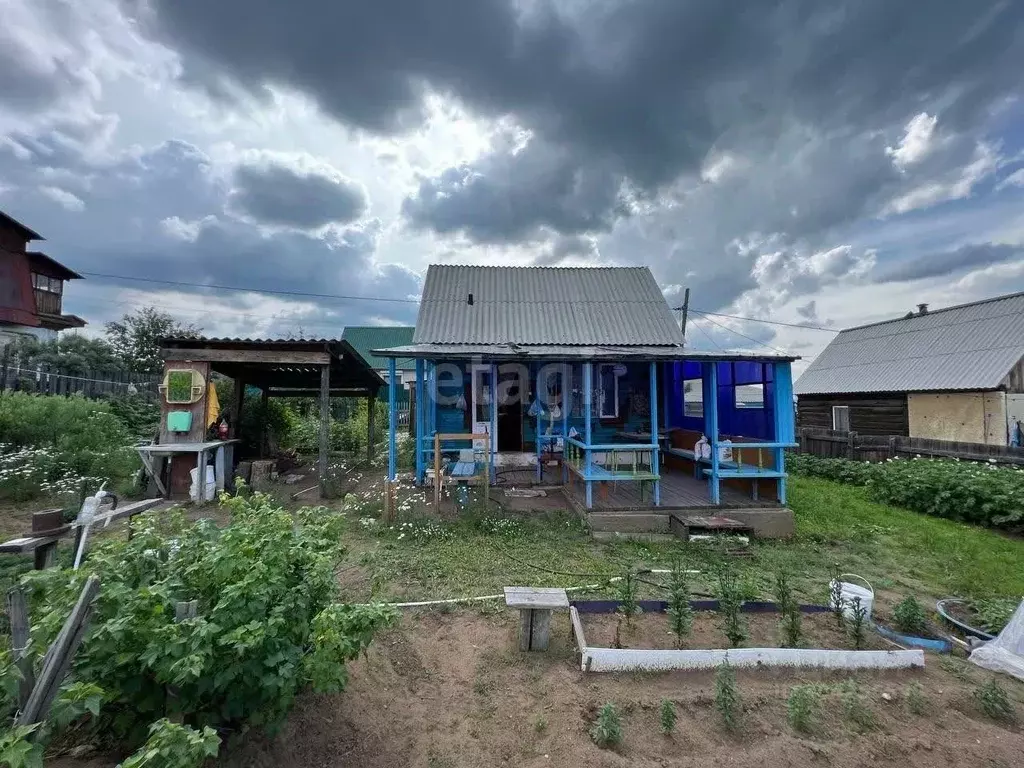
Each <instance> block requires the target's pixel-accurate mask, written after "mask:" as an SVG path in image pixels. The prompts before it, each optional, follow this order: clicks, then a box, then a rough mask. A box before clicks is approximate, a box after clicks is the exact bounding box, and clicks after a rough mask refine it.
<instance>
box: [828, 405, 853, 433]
mask: <svg viewBox="0 0 1024 768" xmlns="http://www.w3.org/2000/svg"><path fill="white" fill-rule="evenodd" d="M832 429H834V430H836V431H837V432H849V431H850V406H848V405H833V406H832Z"/></svg>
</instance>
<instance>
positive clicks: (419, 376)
mask: <svg viewBox="0 0 1024 768" xmlns="http://www.w3.org/2000/svg"><path fill="white" fill-rule="evenodd" d="M425 368H426V366H425V365H424V364H423V359H422V358H416V440H415V442H414V446H413V449H414V450H415V451H416V485H423V446H424V445H426V440H425V437H426V434H425V433H426V431H427V408H428V405H427V402H426V397H425V395H424V393H425V392H426V391H427V386H426V384H427V383H426V381H424V377H425V376H426V371H425Z"/></svg>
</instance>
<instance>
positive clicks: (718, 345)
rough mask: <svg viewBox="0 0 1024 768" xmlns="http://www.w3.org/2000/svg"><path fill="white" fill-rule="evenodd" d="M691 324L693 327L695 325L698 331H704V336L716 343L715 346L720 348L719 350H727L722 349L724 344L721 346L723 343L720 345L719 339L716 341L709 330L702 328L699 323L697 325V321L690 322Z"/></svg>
mask: <svg viewBox="0 0 1024 768" xmlns="http://www.w3.org/2000/svg"><path fill="white" fill-rule="evenodd" d="M690 326H691V327H693V328H696V329H697V330H698V331H700V332H701V333H703V334H704V337H705V338H706V339H707V340H708V341H710V342H711V343H712V344H714V345H715V348H716V349H719V350H721V351H723V352H724V351H725V350H723V349H722V346H721V345H720V344H719V343H718V342H717V341H715V340H714V338H713V337H712V336H711V334H710V333H708V332H707V331H705V330H704V329H703V328H701V327H700V326H699V325H697V324H696V323H690Z"/></svg>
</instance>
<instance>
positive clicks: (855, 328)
mask: <svg viewBox="0 0 1024 768" xmlns="http://www.w3.org/2000/svg"><path fill="white" fill-rule="evenodd" d="M1020 296H1024V291H1017V292H1016V293H1007V294H1004V295H1003V296H991V297H989V298H987V299H979V300H978V301H968V302H965V303H964V304H954V305H953V306H951V307H941V308H940V309H929V310H928V311H927V312H925V313H924V314H923V315H922V314H912V316H910V317H907V316H906V315H904V316H903V317H894V318H891V319H889V320H879V321H877V322H874V323H865V324H864V325H852V326H850V327H849V328H843V329H842V330H841V331H839V333H841V334H842V333H846V332H847V331H859V330H861V329H863V328H874V327H875V326H876V325H888V324H889V323H905V322H906V321H908V320H913V319H915V318H918V317H929V316H931V315H939V314H942V313H943V312H952V311H953V310H955V309H965V308H966V307H976V306H979V305H981V304H991V303H992V302H995V301H1006V300H1007V299H1016V298H1018V297H1020ZM1007 314H1015V313H1007Z"/></svg>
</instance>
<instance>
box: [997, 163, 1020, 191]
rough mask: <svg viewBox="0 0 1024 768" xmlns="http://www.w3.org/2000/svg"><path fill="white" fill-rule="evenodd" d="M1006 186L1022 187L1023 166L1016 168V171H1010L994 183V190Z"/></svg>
mask: <svg viewBox="0 0 1024 768" xmlns="http://www.w3.org/2000/svg"><path fill="white" fill-rule="evenodd" d="M1007 187H1024V168H1018V169H1017V170H1016V171H1014V172H1013V173H1011V174H1010V175H1009V176H1007V177H1006V178H1005V179H1003V180H1002V181H1000V182H999V183H998V184H996V191H997V192H998V191H1000V190H1003V189H1006V188H1007Z"/></svg>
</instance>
